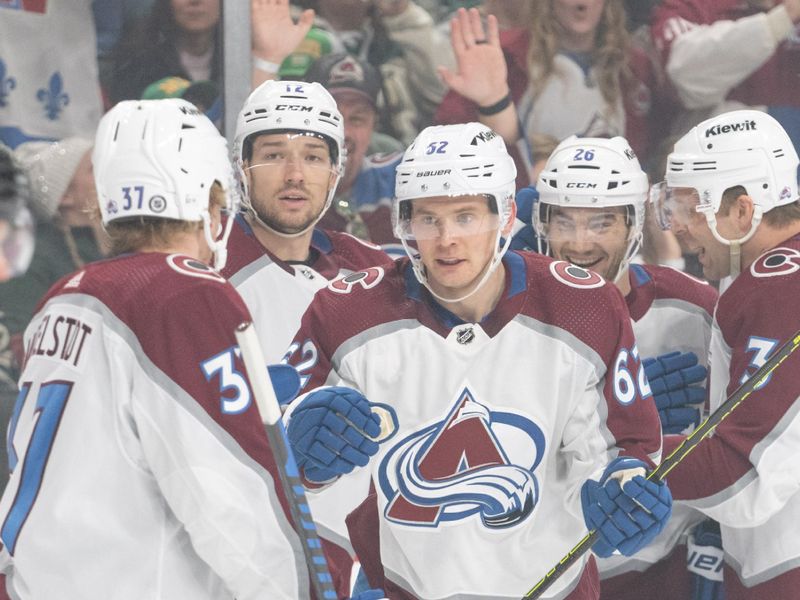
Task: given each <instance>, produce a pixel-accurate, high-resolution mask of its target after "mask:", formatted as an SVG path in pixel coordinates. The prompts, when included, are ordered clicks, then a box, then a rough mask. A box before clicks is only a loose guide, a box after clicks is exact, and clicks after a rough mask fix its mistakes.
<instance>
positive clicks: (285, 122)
mask: <svg viewBox="0 0 800 600" xmlns="http://www.w3.org/2000/svg"><path fill="white" fill-rule="evenodd" d="M280 132H301V133H310V134H314V135H317V136H320V137H322V138H323V139H324V140H325V141H326V142H327V143H328V147H329V149H330V155H331V162H332V168H333V170H334V172H335V173H336V179H335V181H334V183H333V185H332V186H331V188H330V190H329V191H328V197H327V199H326V202H325V206H324V207H323V209H322V211H320V214H319V217H318V218H317V221H319V219H321V218H322V215H324V214H325V211H326V210H328V207H329V206H330V205H331V202H332V201H333V195H334V193H335V192H336V186H337V185H338V184H339V180H340V179H341V177H342V174H343V173H344V164H345V159H346V157H347V156H346V155H347V152H346V150H345V146H344V120H343V119H342V115H341V113H340V112H339V109H338V108H337V106H336V100H334V99H333V96H331V95H330V93H329V92H328V90H326V89H325V88H324V87H322V85H320V84H319V83H316V82H313V83H309V82H305V81H277V80H269V81H265V82H264V83H262V84H261V85H260V86H258V87H257V88H256V89H254V90H253V91H252V92H251V93H250V95H249V96H248V97H247V100H245V103H244V106H242V110H241V111H240V112H239V117H238V119H237V120H236V133H235V136H234V140H233V158H234V163H235V164H236V169H237V175H238V176H239V180H240V182H241V185H242V190H243V191H244V195H243V198H242V204H243V205H244V206H245V208H246V209H247V210H248V211H249V212H250V214H251V215H252V216H254V217H255V218H256V219H259V221H261V220H260V218H259V216H258V215H257V214H256V212H255V210H254V209H253V206H252V204H251V203H250V197H249V190H248V189H247V178H246V177H245V173H244V161H245V160H246V159H247V158H248V157H247V155H248V154H249V152H250V144H251V142H252V139H251V136H255V135H258V134H264V133H280ZM317 221H315V222H314V223H312V224H311V225H310V226H309V227H313V226H314V225H315V224H316V223H317ZM262 224H263V225H264V226H266V224H265V223H263V221H262ZM306 231H307V229H306ZM279 233H280V232H279ZM302 233H303V232H299V233H297V234H294V235H301V234H302ZM284 235H286V234H284ZM289 237H292V236H289Z"/></svg>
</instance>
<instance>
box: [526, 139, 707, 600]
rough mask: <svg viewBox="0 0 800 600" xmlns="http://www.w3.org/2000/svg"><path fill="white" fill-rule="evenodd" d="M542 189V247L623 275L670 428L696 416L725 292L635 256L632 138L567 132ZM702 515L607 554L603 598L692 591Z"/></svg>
mask: <svg viewBox="0 0 800 600" xmlns="http://www.w3.org/2000/svg"><path fill="white" fill-rule="evenodd" d="M536 189H537V191H538V193H539V201H538V203H537V204H535V205H534V206H535V208H534V210H533V221H534V224H535V226H536V230H537V233H538V236H539V239H540V240H541V241H542V242H543V244H542V245H543V247H541V248H540V250H541V251H543V252H549V253H550V255H551V256H553V257H555V258H556V259H558V260H564V261H567V262H570V263H572V264H575V265H578V266H581V267H584V268H586V269H591V270H593V271H595V272H596V273H598V274H599V275H601V276H602V277H603V278H604V279H606V280H607V281H612V282H615V283H616V285H617V287H618V288H619V290H620V291H621V292H622V294H623V296H624V297H625V301H626V304H627V305H628V310H629V312H630V315H631V320H632V325H633V332H634V335H635V337H636V345H637V347H638V348H639V354H640V355H641V356H642V357H649V360H648V361H647V362H646V365H647V368H646V369H645V370H646V372H647V374H648V378H649V382H650V385H651V387H652V388H653V395H654V397H655V402H656V406H657V407H658V409H659V415H660V416H661V421H662V426H663V428H664V432H665V433H679V432H680V431H682V430H684V429H686V428H687V427H690V426H695V425H697V424H698V423H699V422H700V414H701V410H702V408H703V402H704V401H705V399H706V392H705V388H704V386H703V385H702V383H703V381H704V380H705V376H706V368H705V367H706V366H707V364H708V361H707V355H708V346H709V342H710V339H711V319H712V315H713V314H714V304H715V303H716V299H717V293H716V290H715V289H714V288H713V287H711V286H710V285H708V284H707V283H704V282H702V281H699V280H697V279H694V278H693V277H689V276H688V275H685V274H684V273H682V272H680V271H678V270H676V269H672V268H669V267H661V266H654V265H640V264H631V262H630V261H631V259H632V258H633V257H634V256H635V255H636V253H637V252H638V250H639V247H640V245H641V240H642V228H643V224H644V218H645V203H646V202H647V196H648V182H647V175H646V174H645V173H644V172H643V171H642V169H641V167H640V166H639V161H638V160H637V158H636V155H635V154H634V153H633V150H631V148H630V146H629V145H628V143H627V141H626V140H625V139H624V138H621V137H615V138H612V139H601V138H577V137H574V136H573V137H570V138H568V139H566V140H564V141H563V142H561V144H560V145H559V146H558V148H556V150H555V151H554V152H553V154H551V155H550V158H549V159H548V161H547V164H546V165H545V167H544V169H543V170H542V173H541V175H540V176H539V180H538V181H537V182H536ZM698 359H699V364H698ZM701 520H703V515H702V513H700V512H698V511H695V510H693V509H690V508H688V507H686V506H676V507H675V508H674V510H673V515H672V518H671V519H670V522H669V524H668V525H667V527H666V529H665V531H664V532H663V533H662V534H661V535H659V536H658V538H657V539H656V540H655V541H654V543H652V544H650V545H649V546H648V547H647V548H646V549H645V550H643V551H642V552H640V553H638V554H637V555H636V556H635V557H632V558H628V557H624V556H612V557H610V558H608V559H601V560H599V561H598V567H599V569H600V576H601V579H602V580H603V583H602V586H601V592H602V593H601V597H603V598H608V599H609V600H612V599H613V600H625V599H627V598H630V599H638V598H648V599H650V600H656V599H658V598H664V599H671V598H691V597H692V591H691V590H692V585H691V579H690V576H689V571H688V570H687V564H686V558H687V552H686V546H685V545H684V544H686V542H687V537H688V535H689V531H690V529H691V528H692V526H694V525H695V524H696V523H698V522H699V521H701ZM678 544H680V545H679V546H678ZM676 546H677V547H676ZM667 556H669V557H670V558H669V559H668V560H666V561H663V559H665V558H666V557H667ZM688 556H692V552H691V551H690V552H689V553H688Z"/></svg>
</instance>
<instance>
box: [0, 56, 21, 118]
mask: <svg viewBox="0 0 800 600" xmlns="http://www.w3.org/2000/svg"><path fill="white" fill-rule="evenodd" d="M15 87H17V80H16V79H14V78H13V77H11V76H9V77H6V63H5V62H3V61H2V60H0V107H3V106H8V100H7V98H8V95H9V93H10V92H11V90H13V89H14V88H15Z"/></svg>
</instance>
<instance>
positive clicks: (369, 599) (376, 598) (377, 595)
mask: <svg viewBox="0 0 800 600" xmlns="http://www.w3.org/2000/svg"><path fill="white" fill-rule="evenodd" d="M384 598H386V593H385V592H384V591H383V590H379V589H375V588H373V589H371V590H364V591H363V592H360V593H358V594H356V595H355V596H350V598H349V600H383V599H384Z"/></svg>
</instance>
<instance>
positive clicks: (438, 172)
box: [417, 169, 451, 177]
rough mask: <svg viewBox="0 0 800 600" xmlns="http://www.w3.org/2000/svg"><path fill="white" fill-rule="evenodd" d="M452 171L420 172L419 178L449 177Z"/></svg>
mask: <svg viewBox="0 0 800 600" xmlns="http://www.w3.org/2000/svg"><path fill="white" fill-rule="evenodd" d="M450 171H451V169H439V170H438V171H420V172H419V173H417V177H438V176H439V175H449V174H450Z"/></svg>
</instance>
